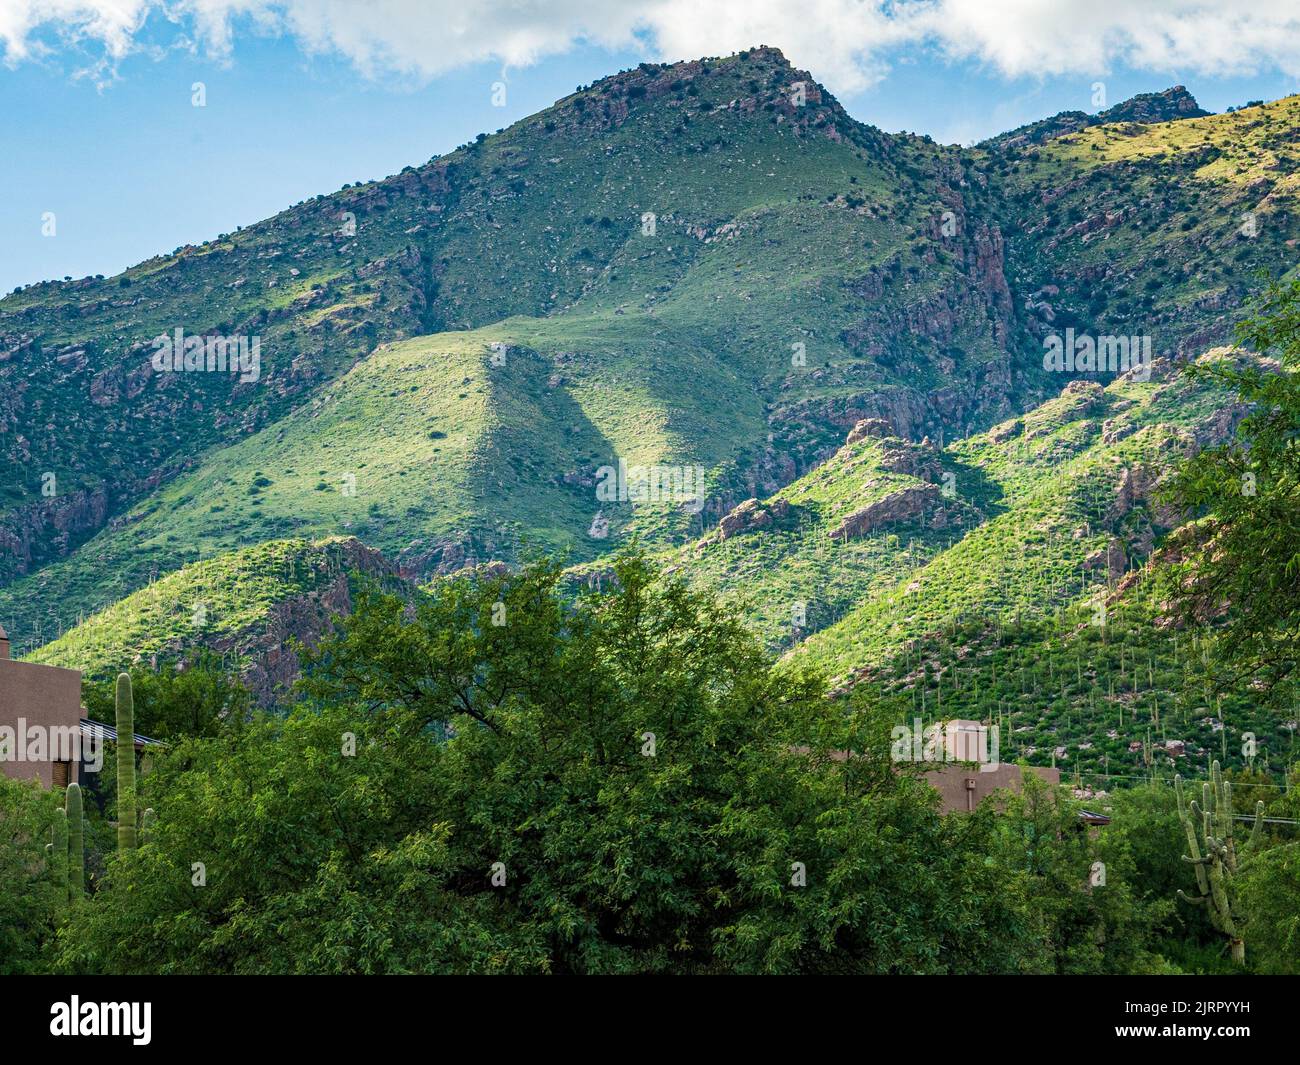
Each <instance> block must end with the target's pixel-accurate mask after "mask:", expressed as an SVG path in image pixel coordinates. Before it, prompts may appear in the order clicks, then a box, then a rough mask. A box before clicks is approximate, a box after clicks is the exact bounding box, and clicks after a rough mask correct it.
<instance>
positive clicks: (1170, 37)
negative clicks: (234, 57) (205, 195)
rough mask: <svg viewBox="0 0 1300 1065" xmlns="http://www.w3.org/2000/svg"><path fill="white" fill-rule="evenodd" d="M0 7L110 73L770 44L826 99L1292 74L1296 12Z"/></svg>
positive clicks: (213, 4)
mask: <svg viewBox="0 0 1300 1065" xmlns="http://www.w3.org/2000/svg"><path fill="white" fill-rule="evenodd" d="M1234 6H1235V5H1233V4H1232V3H1229V2H1224V0H1219V2H1215V3H1210V2H1207V0H1141V3H1135V2H1134V0H1000V2H998V3H996V4H995V3H990V2H988V0H895V2H892V3H891V2H887V0H801V2H798V3H796V2H791V0H710V2H708V3H701V2H700V0H640V2H635V3H634V2H629V0H543V2H539V0H459V2H454V0H450V2H449V0H369V2H366V3H357V2H356V0H0V55H2V56H3V57H4V59H5V60H6V61H7V62H9V63H11V64H13V63H17V62H21V61H23V60H25V59H28V58H31V57H33V56H37V55H41V54H44V53H46V52H49V51H53V50H57V49H58V48H59V47H61V46H67V45H71V44H75V45H79V46H86V45H90V46H93V47H95V48H98V49H99V50H100V51H101V52H102V58H104V59H105V60H107V61H108V62H109V63H115V62H118V61H120V60H121V59H122V58H123V57H125V56H126V55H128V54H130V53H131V52H132V51H133V50H134V49H135V48H136V47H137V42H138V41H139V39H140V37H141V30H142V28H143V27H144V25H145V23H146V20H148V21H149V23H150V25H151V26H153V25H155V24H156V25H159V26H164V27H165V26H167V25H168V24H171V25H174V27H175V31H176V33H177V34H178V35H183V36H185V37H189V38H193V39H194V40H196V41H197V42H198V44H199V46H200V47H203V48H205V49H207V50H208V51H210V52H212V53H215V54H218V55H227V54H230V53H231V51H232V50H234V49H235V48H236V46H237V38H238V37H239V36H240V34H242V33H246V32H271V33H286V34H290V35H292V36H293V37H294V38H296V39H297V41H298V42H299V45H300V46H301V47H302V48H303V49H304V51H306V52H308V53H311V54H334V55H341V56H343V57H345V58H346V59H348V60H350V61H351V62H352V63H353V64H355V66H356V67H357V69H358V70H360V71H361V72H362V73H363V74H366V75H368V76H379V75H382V74H385V73H399V74H403V75H408V76H414V77H417V78H430V77H435V76H437V75H438V74H441V73H443V72H445V71H447V70H450V69H454V68H456V67H459V66H464V65H466V64H469V63H475V62H480V61H485V60H491V61H496V62H501V63H503V64H506V65H509V66H526V65H528V64H530V63H533V62H536V61H537V60H538V59H540V58H542V57H544V56H547V55H553V54H557V53H561V52H564V51H566V50H568V49H569V48H572V47H573V46H574V45H575V44H577V43H580V42H583V41H586V42H591V43H594V44H598V45H602V46H605V47H608V48H632V49H635V50H637V51H640V52H642V53H644V54H645V55H646V56H647V58H654V59H663V60H677V59H687V58H694V57H698V56H701V55H721V54H726V53H729V52H733V51H736V50H738V49H740V48H744V47H748V46H751V45H755V44H769V45H775V46H777V47H779V48H781V49H782V50H783V51H784V52H785V53H786V55H787V56H788V57H789V58H790V60H791V61H792V62H793V63H795V64H796V65H798V66H800V67H805V68H807V69H809V70H811V71H812V73H813V74H814V76H816V77H817V78H819V79H820V80H822V81H824V82H826V83H827V84H828V85H829V86H830V87H831V89H832V90H834V91H836V92H839V93H842V94H847V93H852V92H855V91H857V90H860V89H862V88H865V87H866V86H868V85H870V84H872V83H873V82H875V81H877V80H878V79H879V78H880V77H881V75H882V74H883V73H884V71H885V70H886V69H887V67H888V62H889V60H890V57H891V53H893V51H894V49H896V48H899V47H925V48H930V49H933V50H936V51H938V52H939V53H941V54H943V55H946V56H949V57H951V58H954V59H967V60H975V61H979V62H983V63H985V64H987V65H988V66H989V67H990V68H992V69H994V70H996V71H999V72H1000V73H1002V74H1004V75H1006V76H1008V77H1019V76H1025V75H1029V76H1035V75H1051V74H1063V73H1079V74H1103V73H1105V72H1106V71H1107V70H1108V68H1110V67H1111V66H1112V65H1114V64H1115V63H1117V62H1124V63H1127V64H1129V65H1132V66H1135V67H1137V68H1138V69H1145V70H1153V71H1159V72H1174V71H1177V72H1185V73H1199V74H1206V75H1221V74H1248V73H1253V72H1258V71H1261V70H1269V69H1277V70H1281V71H1283V72H1284V73H1287V74H1289V75H1300V2H1297V0H1252V3H1251V5H1250V6H1249V7H1248V8H1247V7H1245V5H1242V6H1241V7H1240V8H1238V9H1237V10H1233V7H1234Z"/></svg>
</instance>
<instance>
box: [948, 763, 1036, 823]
mask: <svg viewBox="0 0 1300 1065" xmlns="http://www.w3.org/2000/svg"><path fill="white" fill-rule="evenodd" d="M1030 771H1031V772H1032V773H1033V774H1034V775H1035V776H1037V777H1039V778H1040V779H1042V780H1045V781H1047V783H1049V784H1059V783H1060V782H1061V771H1060V770H1059V769H1048V768H1045V767H1042V766H1031V767H1030ZM925 779H926V780H927V781H929V783H930V785H931V786H932V787H933V788H934V789H935V790H936V791H937V792H938V793H939V795H940V797H941V798H942V800H943V812H944V813H951V812H952V811H953V810H973V809H975V807H976V806H978V805H979V804H980V803H981V802H983V801H984V800H985V799H987V798H988V797H989V796H990V795H992V794H993V793H994V792H995V791H997V790H998V789H1000V788H1007V789H1009V790H1011V791H1017V792H1018V791H1020V789H1021V775H1020V767H1019V766H1018V765H1006V764H1003V765H999V766H998V767H997V768H996V769H994V770H991V771H989V772H987V773H981V772H980V770H979V768H978V767H977V766H966V765H956V764H952V765H945V766H941V767H939V768H936V769H933V770H931V771H930V772H928V773H926V774H925ZM967 781H974V782H975V786H974V788H973V789H972V788H968V787H967V786H966V785H967Z"/></svg>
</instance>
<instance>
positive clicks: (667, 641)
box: [61, 557, 1041, 973]
mask: <svg viewBox="0 0 1300 1065" xmlns="http://www.w3.org/2000/svg"><path fill="white" fill-rule="evenodd" d="M309 669H310V676H309V679H308V680H307V681H306V682H305V684H304V696H305V699H306V701H305V702H304V704H303V705H302V706H300V707H299V708H298V709H296V710H295V711H294V712H293V713H292V714H291V715H290V716H289V717H288V718H287V719H286V720H284V721H273V720H266V721H258V722H254V723H253V724H252V725H250V727H249V728H248V729H246V730H244V731H243V732H242V733H238V734H236V733H227V734H223V735H220V736H217V737H215V738H209V739H202V740H193V741H186V742H183V743H180V744H178V745H176V747H175V748H174V749H173V750H171V751H170V752H169V753H168V754H167V755H166V756H165V757H164V758H163V759H162V760H161V765H160V766H159V768H158V770H156V771H155V772H154V773H153V774H152V775H151V777H150V778H149V779H148V781H147V784H146V787H147V788H148V790H149V796H148V798H147V801H148V803H149V805H151V806H153V807H154V808H155V810H156V811H157V819H156V822H155V826H154V828H153V830H152V832H151V834H150V835H149V836H148V837H147V838H146V840H145V841H144V843H143V844H142V846H141V847H140V848H139V849H138V850H136V851H133V852H127V853H121V854H118V855H116V856H115V857H114V858H113V860H112V863H111V865H110V869H109V876H108V880H107V883H106V884H105V885H104V886H103V888H102V890H100V891H99V893H98V894H97V897H96V898H95V899H94V901H93V904H92V905H89V906H86V907H83V908H82V911H81V912H80V913H79V914H78V915H77V916H76V918H75V919H74V921H73V922H72V924H71V925H70V926H69V927H68V928H67V930H66V931H65V933H64V935H63V939H62V950H61V963H62V965H63V966H65V967H67V968H71V969H76V970H106V971H126V972H145V971H164V972H200V971H203V972H211V971H215V972H268V971H290V972H416V971H428V972H449V971H450V972H518V971H523V972H552V973H562V972H569V973H596V972H605V973H618V972H712V971H737V972H797V971H827V970H836V971H867V972H941V971H958V972H996V971H1016V970H1018V969H1020V968H1022V961H1024V959H1026V958H1028V957H1030V956H1031V955H1032V954H1034V953H1035V952H1036V950H1037V948H1036V947H1035V945H1034V944H1036V943H1037V942H1038V941H1039V940H1041V926H1040V923H1039V921H1038V918H1037V916H1036V915H1035V913H1034V912H1033V911H1032V909H1031V908H1030V907H1029V905H1028V901H1027V900H1028V896H1027V894H1026V890H1025V879H1024V873H1023V871H1022V870H1020V869H1017V868H1014V867H1011V866H1009V865H1008V864H1006V863H1001V862H999V861H997V860H995V858H994V857H992V855H993V853H994V850H995V848H994V847H993V832H994V820H993V818H992V817H991V816H987V815H981V816H977V817H953V818H943V817H940V816H939V815H938V813H937V811H936V808H935V796H934V794H933V792H931V791H930V789H928V787H927V786H926V785H924V784H923V783H922V782H919V781H917V780H914V779H911V778H909V777H908V776H906V775H902V774H899V773H897V772H895V771H894V769H893V768H892V767H891V766H890V765H889V763H888V761H887V759H886V758H885V756H884V753H883V752H885V751H887V749H888V737H887V731H886V730H887V723H881V724H879V725H877V724H875V723H873V720H872V715H871V713H870V712H869V708H858V707H854V706H852V705H845V704H843V703H836V702H832V701H830V700H828V699H827V697H826V690H825V684H824V682H823V680H822V678H821V677H819V676H818V675H816V674H813V673H809V672H806V671H804V670H802V669H796V668H787V667H781V666H775V665H774V664H773V663H772V662H771V661H769V660H768V659H767V658H766V657H765V656H764V654H763V653H762V651H761V649H760V648H759V646H758V645H757V644H756V643H755V641H754V640H753V638H752V637H751V636H750V635H749V633H748V632H747V631H746V629H745V628H744V626H743V625H742V624H741V622H740V620H739V619H738V618H737V617H736V616H735V615H734V614H733V613H732V612H731V611H729V610H727V609H726V608H724V607H722V606H720V605H719V604H718V602H717V601H715V600H714V599H713V598H711V597H708V596H704V595H699V594H696V593H693V592H690V591H688V590H687V589H686V588H685V587H683V586H682V585H681V584H678V583H674V582H671V581H664V580H660V579H658V578H656V576H655V575H654V574H653V573H652V571H651V570H650V568H649V567H648V565H647V564H646V563H645V561H644V560H643V559H641V558H638V557H629V558H624V559H623V560H621V561H620V562H619V563H618V564H617V566H616V567H615V574H614V579H613V581H612V582H610V583H609V584H607V586H606V587H605V589H604V590H603V591H599V592H583V593H579V594H578V595H577V596H576V598H574V597H573V596H570V595H568V594H566V592H565V590H564V589H563V588H562V586H561V574H560V572H559V571H558V570H557V568H556V567H554V566H553V565H550V564H546V563H540V564H537V565H533V566H530V567H528V568H526V569H525V570H524V571H523V572H521V573H520V574H518V575H515V576H511V577H492V576H483V577H481V578H479V579H454V580H448V581H444V582H440V583H439V585H438V587H437V588H436V589H435V590H434V592H433V593H432V595H431V597H430V599H429V601H427V602H424V603H421V604H419V605H417V606H411V605H408V604H406V603H404V602H402V601H401V600H398V599H395V598H391V597H387V596H382V595H373V596H370V597H368V598H367V599H366V600H365V601H364V602H362V603H361V604H360V608H359V609H358V610H357V611H356V612H355V613H354V614H353V615H352V616H351V617H350V618H348V619H347V620H345V621H343V622H342V623H341V627H340V630H339V632H338V634H337V636H335V637H332V638H330V639H327V640H325V641H324V642H323V643H322V644H321V645H320V647H319V648H318V650H317V651H316V652H315V654H313V655H312V656H310V663H309ZM845 752H848V753H847V755H846V754H845ZM200 881H201V883H200Z"/></svg>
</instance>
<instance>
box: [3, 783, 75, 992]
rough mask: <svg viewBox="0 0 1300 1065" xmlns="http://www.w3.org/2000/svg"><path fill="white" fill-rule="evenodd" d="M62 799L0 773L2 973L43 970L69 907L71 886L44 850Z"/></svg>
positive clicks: (34, 784) (50, 835) (51, 834)
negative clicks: (62, 916) (58, 928)
mask: <svg viewBox="0 0 1300 1065" xmlns="http://www.w3.org/2000/svg"><path fill="white" fill-rule="evenodd" d="M60 799H61V796H60V795H59V793H58V792H47V791H45V790H44V789H43V788H41V786H40V785H39V784H37V783H36V782H35V781H31V780H12V779H10V778H9V777H7V776H4V775H3V774H0V974H3V975H11V974H15V973H31V972H39V971H41V969H42V967H43V965H44V962H43V952H44V950H45V948H46V946H47V945H48V944H49V942H50V941H51V940H52V938H53V935H54V930H55V926H56V924H57V922H58V919H59V915H60V914H61V913H62V911H63V909H64V908H65V907H66V905H67V892H68V888H67V883H66V881H65V880H63V879H62V878H61V877H59V876H57V875H56V870H55V869H52V868H51V867H50V862H49V861H48V859H47V854H46V850H45V847H46V844H48V843H50V842H51V840H52V838H53V830H54V819H55V816H56V815H55V810H56V809H57V808H58V804H59V801H60ZM64 841H65V846H66V837H65V838H64Z"/></svg>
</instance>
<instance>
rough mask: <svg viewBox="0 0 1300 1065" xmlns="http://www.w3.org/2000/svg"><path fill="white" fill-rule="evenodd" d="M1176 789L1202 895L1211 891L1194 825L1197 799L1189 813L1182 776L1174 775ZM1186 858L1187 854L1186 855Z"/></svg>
mask: <svg viewBox="0 0 1300 1065" xmlns="http://www.w3.org/2000/svg"><path fill="white" fill-rule="evenodd" d="M1174 791H1175V792H1176V793H1177V795H1178V819H1179V820H1180V821H1181V822H1182V823H1183V830H1184V831H1185V832H1186V833H1187V853H1188V854H1190V855H1191V857H1190V858H1187V860H1188V861H1189V862H1192V863H1193V864H1194V865H1195V866H1196V886H1197V888H1198V889H1199V890H1200V892H1201V894H1202V895H1208V894H1209V893H1210V882H1209V881H1208V880H1207V879H1206V878H1205V869H1204V868H1203V867H1202V862H1201V848H1200V846H1199V845H1198V844H1197V842H1196V829H1195V828H1194V827H1193V822H1192V818H1193V817H1196V816H1197V813H1198V810H1197V806H1196V800H1195V799H1193V800H1192V808H1191V813H1190V814H1189V813H1188V811H1187V809H1186V807H1185V806H1184V805H1183V780H1182V777H1180V776H1175V777H1174ZM1184 857H1185V858H1186V857H1187V855H1184Z"/></svg>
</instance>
